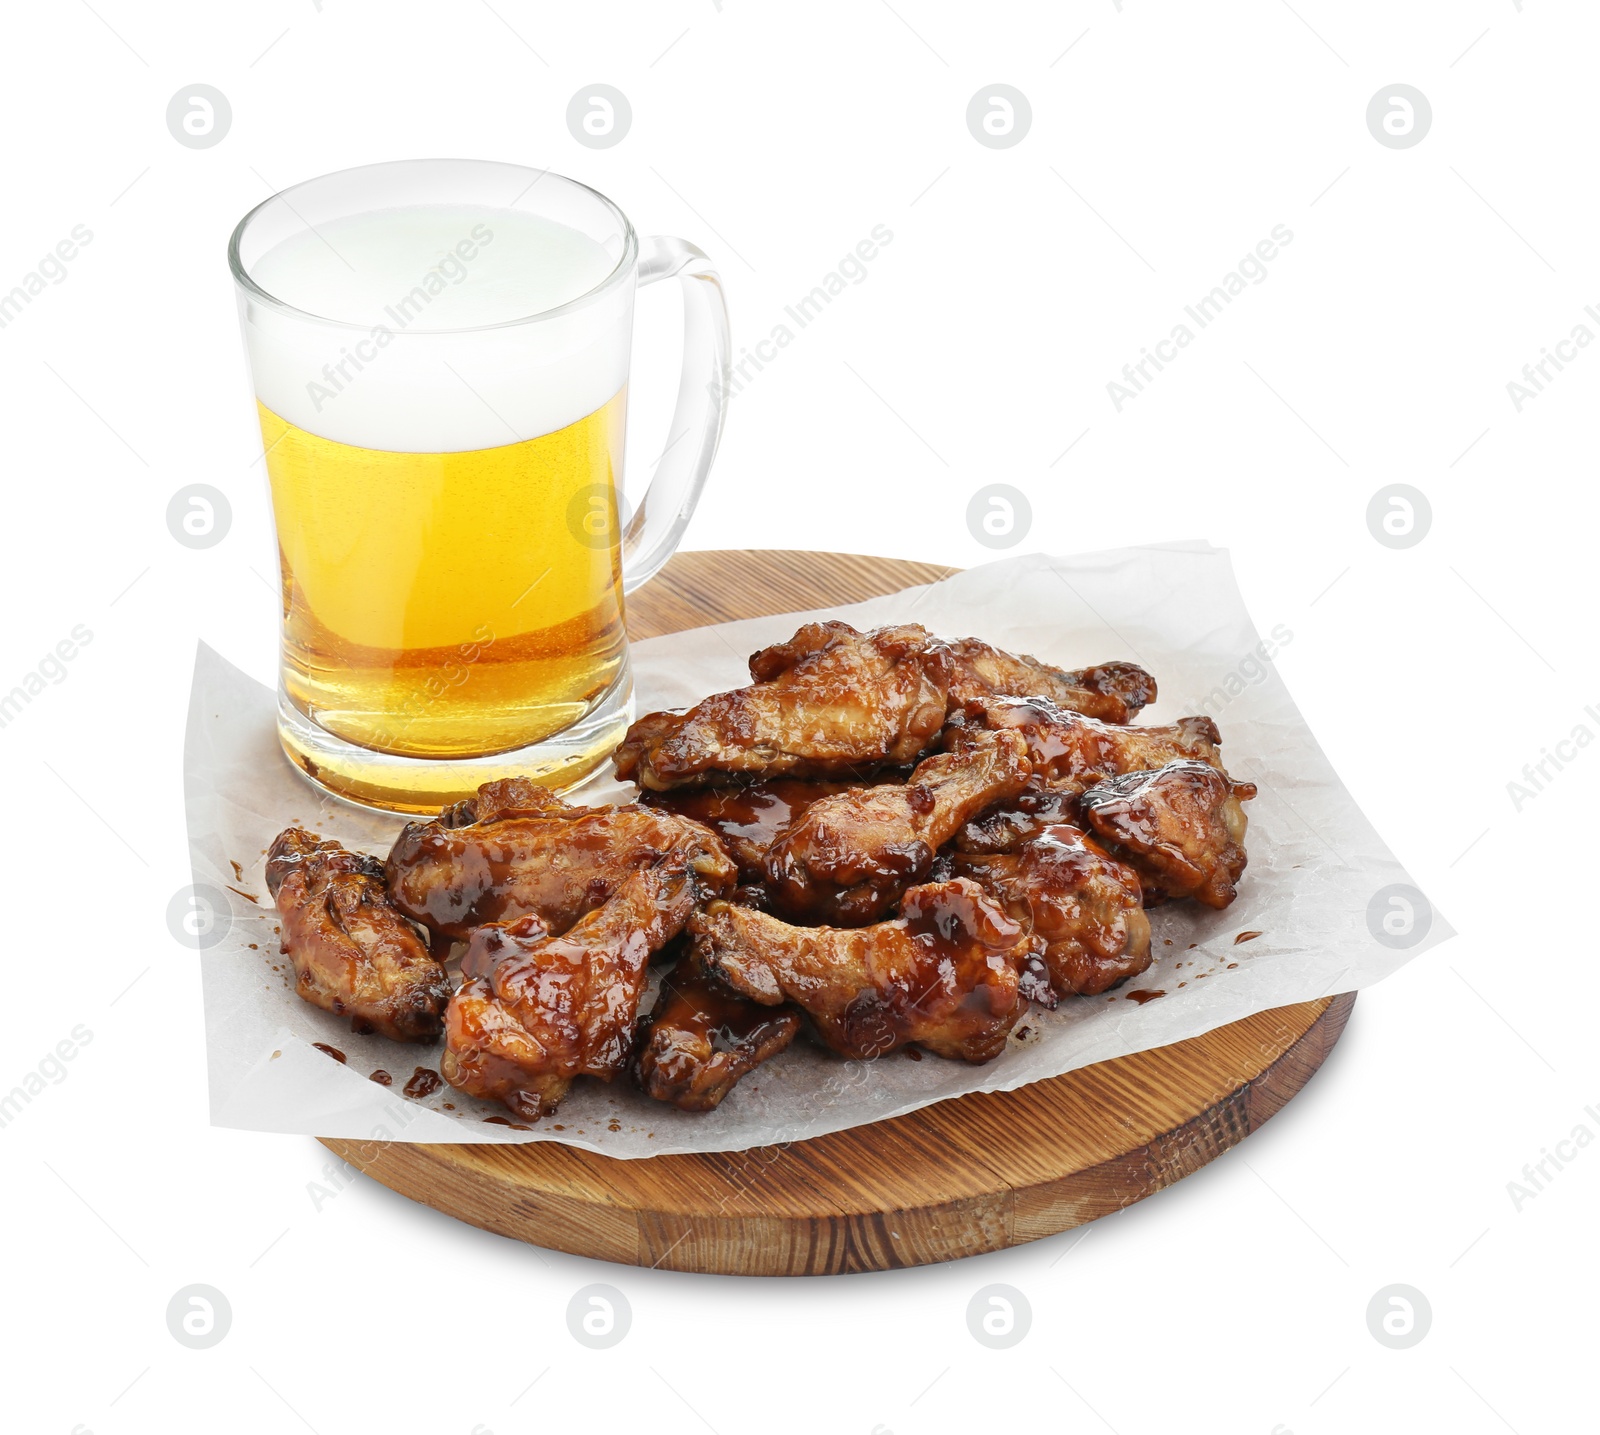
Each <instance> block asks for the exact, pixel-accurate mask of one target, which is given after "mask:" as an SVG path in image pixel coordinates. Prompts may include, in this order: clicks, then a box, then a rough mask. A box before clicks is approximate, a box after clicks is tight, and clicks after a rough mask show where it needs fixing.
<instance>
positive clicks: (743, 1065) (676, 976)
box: [632, 954, 800, 1111]
mask: <svg viewBox="0 0 1600 1435" xmlns="http://www.w3.org/2000/svg"><path fill="white" fill-rule="evenodd" d="M799 1030H800V1015H799V1013H798V1012H796V1011H795V1010H794V1009H793V1008H792V1007H787V1006H781V1007H770V1006H762V1005H761V1004H760V1003H759V1002H753V1001H751V1000H750V999H749V998H748V997H742V996H740V995H739V994H738V993H737V992H735V991H734V990H733V989H732V988H731V987H728V986H726V985H725V984H724V983H722V982H720V981H718V980H717V979H716V978H715V977H713V976H711V975H710V974H709V973H708V972H707V971H706V970H705V968H704V966H703V965H702V964H701V962H700V960H699V958H698V957H695V956H694V955H692V954H691V955H690V956H687V957H685V958H684V959H683V960H682V961H681V962H679V963H678V965H677V966H676V967H674V968H673V969H672V971H671V972H670V973H668V975H667V976H666V977H665V978H664V979H663V980H662V983H661V991H660V992H659V993H658V995H657V997H656V1004H655V1008H654V1009H653V1010H652V1011H651V1013H650V1015H649V1016H648V1017H647V1018H646V1019H645V1020H644V1021H643V1022H641V1023H640V1029H639V1038H638V1044H637V1045H636V1047H635V1049H634V1056H633V1066H632V1069H633V1076H634V1080H635V1081H636V1082H637V1083H638V1085H639V1087H640V1089H641V1090H642V1091H644V1092H645V1093H646V1094H647V1095H649V1096H653V1097H654V1098H655V1099H656V1100H657V1101H666V1102H670V1103H671V1104H672V1105H673V1106H676V1107H678V1108H679V1109H680V1110H682V1111H710V1110H711V1109H712V1108H713V1107H715V1106H716V1105H717V1104H718V1103H719V1102H721V1100H722V1098H723V1097H725V1096H726V1095H727V1094H728V1093H729V1092H730V1091H732V1090H733V1087H734V1084H735V1083H736V1082H737V1081H738V1080H739V1078H740V1077H742V1076H744V1075H745V1074H746V1073H747V1072H749V1071H752V1070H753V1069H754V1068H755V1067H757V1066H759V1065H760V1064H761V1063H762V1062H763V1061H766V1060H767V1059H768V1058H769V1057H772V1056H776V1055H777V1054H778V1053H779V1052H780V1051H783V1050H784V1049H785V1048H786V1047H787V1046H788V1045H789V1043H790V1042H792V1041H793V1040H794V1038H795V1034H796V1033H797V1032H798V1031H799Z"/></svg>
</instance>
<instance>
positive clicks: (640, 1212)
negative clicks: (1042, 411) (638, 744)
mask: <svg viewBox="0 0 1600 1435" xmlns="http://www.w3.org/2000/svg"><path fill="white" fill-rule="evenodd" d="M952 571H953V570H951V569H947V568H940V567H936V566H934V565H931V564H924V563H903V562H898V561H894V560H890V559H881V558H863V557H857V556H853V555H848V554H828V553H801V552H770V551H769V552H720V553H681V554H679V555H677V556H676V557H675V558H673V560H672V561H671V562H670V563H669V564H668V565H667V567H666V568H665V569H664V570H663V571H662V573H661V575H660V576H659V577H658V578H656V579H655V580H654V581H653V582H651V583H649V584H647V585H646V586H645V587H644V588H642V589H640V591H639V592H638V593H636V594H634V595H633V597H632V598H630V599H629V610H628V631H629V633H630V634H631V635H632V636H633V637H635V638H647V637H655V636H657V635H659V634H662V633H670V632H677V631H680V630H682V629H684V628H693V627H700V626H702V625H704V624H706V623H716V622H724V621H726V620H728V619H731V618H746V617H757V616H762V615H765V614H769V613H784V612H791V611H794V610H797V609H804V608H817V607H823V606H827V605H831V604H837V603H847V602H856V601H859V600H861V599H863V598H870V597H874V596H876V595H878V594H882V593H893V592H898V591H899V590H900V589H902V588H907V587H910V586H912V585H914V584H918V583H928V582H932V581H934V580H936V579H938V578H942V577H945V576H947V575H948V574H949V573H950V572H952ZM979 636H981V634H980V635H979ZM1354 1004H1355V995H1354V994H1353V993H1349V994H1346V995H1343V996H1337V997H1328V998H1323V999H1322V1000H1320V1001H1314V1002H1305V1003H1302V1004H1300V1005H1298V1006H1291V1007H1281V1008H1279V1009H1277V1010H1275V1011H1269V1012H1263V1013H1260V1014H1259V1015H1256V1016H1253V1017H1249V1018H1246V1019H1245V1020H1244V1021H1238V1022H1234V1023H1232V1024H1231V1025H1228V1026H1225V1027H1221V1028H1219V1029H1218V1030H1216V1031H1213V1032H1208V1033H1207V1034H1206V1035H1204V1036H1201V1037H1196V1038H1195V1039H1194V1040H1192V1041H1184V1042H1178V1043H1176V1044H1175V1045H1172V1046H1164V1047H1159V1048H1157V1049H1156V1050H1154V1051H1143V1052H1138V1053H1136V1054H1134V1055H1133V1056H1127V1057H1122V1058H1119V1059H1118V1060H1116V1061H1105V1062H1101V1063H1099V1064H1098V1065H1095V1066H1090V1067H1086V1068H1084V1069H1083V1070H1082V1071H1075V1072H1072V1073H1071V1074H1069V1075H1067V1076H1062V1077H1056V1078H1054V1079H1052V1080H1049V1081H1040V1082H1035V1083H1033V1084H1032V1085H1030V1086H1025V1087H1023V1088H1022V1089H1021V1090H1019V1091H1011V1092H1000V1093H983V1094H978V1095H973V1096H962V1097H958V1098H956V1099H955V1100H952V1101H943V1102H939V1103H938V1104H936V1105H933V1106H929V1107H925V1108H923V1109H922V1110H921V1111H915V1112H912V1113H911V1114H910V1115H908V1116H901V1117H897V1118H895V1119H894V1120H892V1121H878V1122H874V1123H872V1124H871V1125H869V1126H861V1127H857V1128H855V1129H853V1130H850V1131H839V1132H835V1133H833V1134H832V1135H829V1136H822V1137H818V1138H816V1139H814V1140H810V1141H796V1142H791V1143H788V1144H786V1145H782V1146H771V1147H763V1148H759V1149H757V1150H754V1151H742V1152H723V1153H717V1154H713V1155H704V1156H657V1157H653V1158H651V1159H648V1160H641V1161H617V1160H614V1159H612V1158H610V1157H605V1156H597V1155H594V1154H592V1153H590V1152H587V1151H579V1150H577V1149H575V1148H573V1147H569V1146H561V1145H558V1144H556V1143H555V1142H539V1143H535V1144H531V1145H523V1146H410V1145H405V1144H403V1143H400V1142H361V1141H341V1140H332V1139H329V1140H325V1141H324V1143H323V1144H324V1145H326V1146H328V1147H329V1148H330V1149H331V1150H333V1151H335V1152H336V1153H338V1154H339V1155H340V1156H342V1157H344V1158H345V1159H346V1160H348V1161H350V1162H351V1163H352V1164H353V1165H355V1166H357V1167H358V1168H360V1169H361V1170H363V1171H365V1172H366V1173H367V1174H368V1175H370V1176H373V1177H374V1178H376V1179H377V1180H379V1181H382V1182H383V1183H384V1184H385V1185H386V1186H389V1187H391V1188H392V1189H394V1190H396V1191H399V1192H400V1193H401V1194H402V1195H405V1196H409V1197H410V1198H412V1199H413V1200H416V1201H421V1202H424V1203H426V1204H427V1205H430V1206H433V1207H435V1208H437V1209H438V1210H441V1211H444V1212H446V1213H448V1214H450V1215H452V1216H455V1217H457V1218H459V1219H460V1220H463V1221H467V1222H470V1223H471V1224H472V1225H475V1226H481V1227H483V1228H484V1229H486V1230H490V1231H497V1232H499V1233H500V1234H502V1235H506V1236H512V1237H515V1238H516V1239H518V1240H523V1241H528V1242H531V1243H532V1244H534V1245H540V1246H548V1247H551V1248H554V1249H556V1250H562V1251H570V1252H572V1253H574V1254H577V1255H585V1256H596V1257H599V1258H601V1259H603V1260H610V1261H621V1262H627V1263H631V1264H635V1265H643V1266H658V1267H661V1268H664V1269H668V1270H682V1271H708V1272H717V1273H721V1274H727V1275H822V1274H832V1273H837V1272H847V1271H872V1270H887V1269H891V1268H895V1267H902V1266H913V1265H923V1264H928V1263H931V1262H935V1261H947V1260H951V1259H953V1258H955V1257H957V1256H965V1255H976V1254H978V1253H979V1252H982V1251H993V1250H999V1249H1001V1248H1003V1247H1006V1246H1014V1245H1020V1244H1021V1243H1023V1242H1024V1241H1032V1240H1037V1239H1039V1238H1040V1237H1041V1236H1049V1235H1054V1234H1055V1233H1057V1232H1058V1231H1064V1230H1066V1229H1068V1228H1069V1227H1071V1226H1077V1225H1081V1224H1082V1223H1084V1222H1085V1221H1092V1220H1094V1219H1096V1218H1097V1217H1099V1216H1104V1215H1107V1214H1109V1213H1110V1212H1112V1211H1117V1210H1120V1209H1121V1208H1122V1207H1124V1206H1127V1205H1130V1204H1132V1203H1133V1202H1134V1201H1139V1200H1143V1199H1144V1198H1145V1197H1146V1196H1149V1195H1151V1194H1153V1193H1154V1192H1156V1191H1159V1190H1160V1189H1162V1187H1164V1186H1170V1185H1171V1184H1172V1183H1173V1182H1174V1181H1178V1180H1181V1179H1182V1178H1183V1177H1184V1176H1187V1175H1188V1174H1189V1173H1190V1172H1191V1171H1194V1170H1197V1169H1198V1168H1199V1167H1201V1166H1203V1165H1205V1164H1206V1162H1208V1161H1212V1160H1215V1159H1216V1157H1218V1156H1220V1155H1221V1154H1222V1153H1223V1152H1224V1151H1226V1150H1227V1149H1228V1148H1229V1147H1230V1146H1235V1145H1237V1144H1238V1143H1239V1142H1240V1141H1242V1140H1243V1139H1244V1138H1245V1137H1246V1136H1248V1135H1249V1134H1250V1133H1251V1132H1252V1131H1254V1130H1255V1129H1256V1128H1257V1127H1258V1126H1260V1125H1261V1124H1262V1122H1264V1121H1266V1120H1267V1119H1268V1118H1269V1117H1271V1116H1273V1115H1274V1114H1275V1113H1276V1112H1278V1111H1279V1110H1280V1109H1281V1108H1282V1107H1283V1105H1284V1104H1285V1103H1286V1102H1287V1101H1288V1100H1289V1099H1290V1098H1291V1097H1292V1096H1293V1095H1294V1094H1295V1093H1296V1092H1297V1091H1299V1090H1300V1089H1301V1087H1302V1086H1304V1085H1305V1083H1306V1082H1307V1081H1308V1080H1309V1079H1310V1077H1311V1076H1312V1074H1313V1073H1314V1072H1315V1071H1316V1070H1317V1068H1318V1067H1319V1066H1320V1065H1321V1064H1322V1062H1323V1060H1324V1058H1325V1057H1326V1056H1327V1054H1328V1053H1329V1051H1331V1050H1332V1048H1333V1045H1334V1043H1335V1042H1337V1041H1338V1039H1339V1035H1340V1033H1341V1032H1342V1031H1343V1030H1344V1025H1345V1022H1346V1020H1347V1019H1348V1018H1349V1015H1350V1009H1351V1007H1352V1006H1354ZM1003 1059H1004V1058H1002V1060H1003Z"/></svg>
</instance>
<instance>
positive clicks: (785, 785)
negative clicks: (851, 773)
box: [639, 777, 856, 883]
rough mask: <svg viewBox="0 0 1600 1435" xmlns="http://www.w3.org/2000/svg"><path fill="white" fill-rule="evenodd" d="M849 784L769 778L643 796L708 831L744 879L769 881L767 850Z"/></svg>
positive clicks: (850, 785) (647, 803)
mask: <svg viewBox="0 0 1600 1435" xmlns="http://www.w3.org/2000/svg"><path fill="white" fill-rule="evenodd" d="M855 790H856V786H855V784H853V783H849V782H807V781H806V780H805V779H804V778H799V777H769V778H764V779H762V780H761V781H760V782H752V783H749V784H746V785H743V786H739V787H679V788H674V789H673V790H672V791H671V792H651V791H649V790H648V789H647V790H646V791H644V792H642V793H640V794H639V800H640V801H641V802H642V803H644V805H645V806H647V807H654V808H661V809H664V810H666V811H668V812H676V813H677V814H678V815H679V816H680V817H688V818H691V819H693V820H694V821H696V822H698V823H700V824H702V825H703V826H705V827H709V828H710V829H711V830H712V831H713V832H715V833H716V834H717V838H718V840H719V841H720V842H721V843H722V845H723V847H724V848H725V849H726V850H727V853H728V855H729V856H730V857H732V858H733V860H734V861H735V862H736V863H737V864H738V867H739V880H740V881H741V882H744V883H756V882H764V881H765V880H766V876H767V868H766V861H767V851H768V849H769V848H770V847H771V846H772V844H773V842H774V840H775V839H776V838H777V836H778V834H779V833H781V832H782V831H783V830H784V829H785V828H786V827H788V826H790V825H791V824H793V823H794V822H796V821H797V820H798V819H799V818H800V816H801V815H802V814H803V813H804V812H805V811H806V810H807V809H808V808H809V807H810V806H811V805H812V804H813V803H814V802H818V801H820V800H821V799H822V798H824V797H833V796H835V795H837V794H838V793H841V792H853V791H855Z"/></svg>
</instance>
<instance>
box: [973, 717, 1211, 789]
mask: <svg viewBox="0 0 1600 1435" xmlns="http://www.w3.org/2000/svg"><path fill="white" fill-rule="evenodd" d="M985 731H989V732H995V731H1012V732H1017V733H1020V734H1021V735H1022V737H1023V738H1024V739H1025V740H1026V742H1027V744H1028V758H1029V761H1030V762H1032V764H1033V771H1034V774H1035V776H1036V777H1037V778H1038V779H1039V782H1040V784H1042V785H1043V786H1046V787H1053V788H1059V789H1062V790H1064V791H1070V792H1083V791H1085V790H1086V789H1087V788H1089V787H1092V786H1093V785H1094V784H1095V783H1096V782H1098V781H1100V780H1101V779H1102V778H1105V777H1111V776H1114V775H1116V774H1117V773H1123V772H1142V771H1144V770H1146V769H1149V768H1154V767H1162V766H1165V764H1167V763H1169V762H1177V761H1180V760H1182V759H1185V758H1192V759H1194V760H1195V761H1198V762H1207V763H1210V764H1212V765H1213V766H1220V765H1221V759H1220V758H1219V757H1218V754H1217V746H1218V744H1219V743H1221V741H1222V737H1221V734H1219V733H1218V732H1217V725H1216V724H1215V723H1214V722H1212V721H1211V719H1210V718H1208V717H1184V718H1179V719H1178V720H1177V722H1175V723H1170V724H1168V725H1167V726H1165V727H1118V726H1116V725H1115V724H1112V723H1104V722H1100V721H1098V720H1096V719H1095V718H1091V717H1084V716H1083V714H1081V713H1076V712H1070V711H1067V710H1066V709H1063V708H1060V707H1058V706H1056V704H1055V703H1053V702H1051V701H1050V700H1049V699H1048V698H1032V697H1029V698H1016V697H993V698H982V699H979V700H977V701H975V702H971V703H968V704H966V706H965V707H964V708H963V709H962V710H961V711H960V712H958V713H956V714H954V715H953V716H952V718H951V721H950V725H949V727H947V728H946V729H945V735H944V744H945V747H946V748H948V749H949V750H950V751H952V752H963V751H965V750H966V749H967V748H968V747H969V746H970V745H971V744H972V743H973V741H974V740H975V738H976V735H977V734H978V733H981V732H985Z"/></svg>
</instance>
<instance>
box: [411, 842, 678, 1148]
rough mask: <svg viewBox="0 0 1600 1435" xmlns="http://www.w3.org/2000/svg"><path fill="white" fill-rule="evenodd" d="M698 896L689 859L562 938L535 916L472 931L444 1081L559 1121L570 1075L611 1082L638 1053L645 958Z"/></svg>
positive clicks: (638, 883) (672, 859) (624, 886)
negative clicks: (633, 1050)
mask: <svg viewBox="0 0 1600 1435" xmlns="http://www.w3.org/2000/svg"><path fill="white" fill-rule="evenodd" d="M705 895H706V894H705V892H704V890H703V889H702V888H701V887H700V886H699V885H698V882H697V879H696V874H695V870H694V865H693V859H692V858H691V856H690V855H689V854H687V853H684V852H673V853H669V854H667V855H666V856H665V857H663V858H662V859H661V860H660V861H659V862H657V863H656V864H655V865H653V866H649V867H644V868H640V869H639V870H636V871H634V872H632V873H630V874H629V875H628V876H627V877H626V878H625V879H624V880H623V881H622V883H621V884H620V885H619V886H618V887H617V889H616V890H615V891H614V892H613V893H612V895H611V897H610V898H609V900H607V901H606V902H605V903H604V905H602V906H599V907H597V908H595V909H594V910H593V911H591V912H589V913H587V914H586V915H584V916H583V917H580V918H579V919H578V921H577V922H575V923H574V924H573V925H572V926H571V927H570V928H568V929H567V931H565V932H564V933H561V934H559V935H552V934H551V933H550V932H549V930H548V929H547V927H546V925H545V923H544V922H543V921H542V920H541V918H540V917H539V916H538V915H537V914H531V913H530V914H529V915H527V916H524V917H520V918H518V919H517V920H516V921H514V922H511V923H509V924H506V925H501V924H490V925H487V926H483V927H479V928H478V929H477V930H476V931H475V932H474V933H473V934H472V938H471V940H470V942H469V943H468V947H467V953H466V955H465V956H464V957H463V958H462V963H461V966H462V972H463V974H464V975H465V976H466V978H467V980H466V981H465V982H464V983H463V984H462V986H461V988H460V990H459V991H457V992H456V994H455V996H453V997H452V998H451V999H450V1008H449V1011H448V1012H447V1014H446V1018H445V1047H446V1050H445V1054H444V1059H443V1060H442V1061H441V1062H440V1065H439V1070H440V1072H441V1073H442V1074H443V1076H444V1078H445V1080H446V1081H448V1082H449V1083H450V1084H451V1085H452V1086H454V1087H457V1088H458V1089H459V1090H462V1091H465V1092H467V1093H468V1094H469V1095H472V1096H481V1097H485V1098H487V1099H490V1100H496V1101H500V1102H503V1103H504V1104H505V1106H506V1107H507V1108H508V1109H510V1110H511V1111H513V1112H515V1113H516V1114H517V1115H519V1116H523V1117H527V1118H534V1117H538V1116H542V1115H547V1114H548V1113H550V1112H552V1111H554V1110H555V1108H556V1106H557V1104H558V1103H559V1102H560V1100H561V1098H562V1096H564V1095H565V1094H566V1091H567V1088H568V1087H569V1086H570V1085H571V1084H572V1081H573V1078H574V1077H576V1076H580V1075H584V1076H597V1077H599V1078H600V1079H601V1080H602V1081H610V1080H611V1078H612V1077H613V1076H615V1075H616V1074H617V1072H619V1071H620V1070H622V1068H623V1066H624V1065H625V1064H626V1062H627V1060H628V1055H629V1052H630V1050H631V1048H632V1046H633V1035H634V1023H635V1021H636V1019H637V1017H638V1012H639V998H640V996H641V994H642V993H643V991H644V985H645V972H646V968H647V967H648V965H649V961H650V956H651V954H652V953H653V952H655V951H657V950H659V949H660V948H661V947H662V946H664V945H665V944H666V943H667V942H669V941H671V940H672V939H673V938H674V937H675V936H677V935H678V933H679V932H680V931H682V930H683V925H684V923H685V922H686V921H687V920H688V917H689V914H690V913H691V912H692V911H693V910H694V909H695V905H696V903H697V902H699V901H701V900H702V899H703V898H704V896H705Z"/></svg>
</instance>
